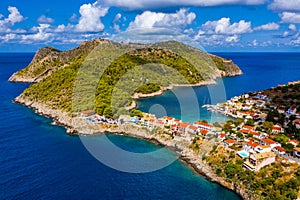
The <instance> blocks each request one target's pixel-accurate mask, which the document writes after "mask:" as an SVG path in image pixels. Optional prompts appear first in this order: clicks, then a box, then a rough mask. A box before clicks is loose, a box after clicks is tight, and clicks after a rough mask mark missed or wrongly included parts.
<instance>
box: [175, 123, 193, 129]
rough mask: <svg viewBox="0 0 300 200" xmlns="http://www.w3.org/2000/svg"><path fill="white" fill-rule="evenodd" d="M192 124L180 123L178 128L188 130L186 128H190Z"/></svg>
mask: <svg viewBox="0 0 300 200" xmlns="http://www.w3.org/2000/svg"><path fill="white" fill-rule="evenodd" d="M189 125H190V124H189V123H188V122H184V123H180V124H178V127H180V128H186V127H188V126H189Z"/></svg>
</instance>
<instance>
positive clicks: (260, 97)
mask: <svg viewBox="0 0 300 200" xmlns="http://www.w3.org/2000/svg"><path fill="white" fill-rule="evenodd" d="M254 98H255V99H260V100H266V99H267V95H265V94H262V93H258V94H257V95H255V97H254Z"/></svg>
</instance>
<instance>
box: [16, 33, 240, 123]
mask: <svg viewBox="0 0 300 200" xmlns="http://www.w3.org/2000/svg"><path fill="white" fill-rule="evenodd" d="M216 59H217V61H216ZM221 61H222V63H221ZM238 74H241V71H240V69H239V68H238V67H237V66H236V65H235V64H234V63H232V62H231V61H225V60H224V59H223V58H220V57H217V56H214V55H210V54H207V53H205V52H203V51H200V50H198V49H195V48H192V47H190V46H187V45H185V44H182V43H178V42H175V41H170V42H164V43H156V44H151V45H140V44H119V43H113V42H111V41H107V40H101V39H96V40H92V41H89V42H85V43H82V44H81V45H80V46H79V47H77V48H75V49H73V50H69V51H65V52H61V51H58V50H56V49H54V48H50V47H46V48H43V49H41V50H39V51H38V52H37V54H36V55H35V57H34V59H33V61H32V62H31V63H30V64H29V66H28V67H26V68H25V69H23V70H21V71H19V72H17V73H15V74H14V75H13V76H12V77H11V78H10V80H11V81H28V82H37V83H35V84H32V85H31V86H30V87H29V88H28V89H26V90H25V91H24V92H23V94H22V96H21V97H23V98H26V99H28V100H29V101H38V102H42V103H45V104H47V105H49V106H50V107H51V108H56V109H61V110H64V111H67V112H70V113H71V112H72V111H75V112H80V111H83V110H87V109H94V110H95V111H96V112H97V113H99V114H104V115H106V116H109V117H116V116H118V115H120V114H123V113H125V111H126V110H125V107H126V106H127V105H128V103H130V102H131V96H132V95H133V94H134V93H135V92H139V93H143V94H149V93H153V92H156V91H158V90H160V89H161V87H167V86H169V85H172V84H176V85H177V84H183V85H186V84H197V83H201V82H203V81H210V80H213V79H215V78H217V77H221V76H230V75H238Z"/></svg>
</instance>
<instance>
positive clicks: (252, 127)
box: [243, 125, 254, 130]
mask: <svg viewBox="0 0 300 200" xmlns="http://www.w3.org/2000/svg"><path fill="white" fill-rule="evenodd" d="M243 129H248V130H253V129H254V126H248V125H245V126H243Z"/></svg>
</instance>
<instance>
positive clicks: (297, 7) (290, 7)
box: [269, 0, 300, 11]
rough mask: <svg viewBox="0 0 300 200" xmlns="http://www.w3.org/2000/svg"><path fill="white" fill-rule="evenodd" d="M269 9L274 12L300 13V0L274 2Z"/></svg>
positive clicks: (277, 0)
mask: <svg viewBox="0 0 300 200" xmlns="http://www.w3.org/2000/svg"><path fill="white" fill-rule="evenodd" d="M269 8H271V9H273V10H284V11H300V0H274V2H273V3H271V4H270V6H269Z"/></svg>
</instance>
